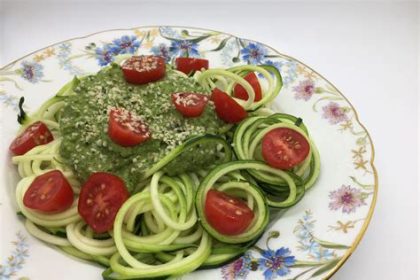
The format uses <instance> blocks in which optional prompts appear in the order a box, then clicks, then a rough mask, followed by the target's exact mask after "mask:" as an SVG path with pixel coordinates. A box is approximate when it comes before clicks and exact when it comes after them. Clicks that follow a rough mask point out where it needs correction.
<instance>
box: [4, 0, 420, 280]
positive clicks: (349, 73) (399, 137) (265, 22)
mask: <svg viewBox="0 0 420 280" xmlns="http://www.w3.org/2000/svg"><path fill="white" fill-rule="evenodd" d="M123 3H124V4H123ZM418 8H419V5H418V3H415V2H398V1H392V0H390V1H386V2H349V1H338V2H337V1H335V2H334V3H325V2H324V3H317V2H314V1H313V2H294V3H291V2H275V1H270V2H267V3H262V2H258V1H247V2H246V3H245V2H241V1H230V2H229V3H228V4H226V3H223V2H222V1H215V2H214V4H210V3H208V2H205V1H195V2H178V1H159V2H157V1H155V2H150V1H149V2H144V1H120V2H119V3H118V4H117V3H115V2H113V1H109V0H103V1H101V2H99V1H97V2H94V1H91V0H86V1H84V2H83V3H82V2H81V1H72V2H68V1H67V2H63V1H59V0H49V1H48V3H44V2H41V1H32V2H31V1H29V0H27V1H2V0H0V66H1V65H5V64H7V63H9V62H11V61H13V60H15V59H17V58H19V57H21V56H23V55H25V54H27V53H29V52H32V51H34V50H36V49H40V48H43V47H45V46H47V45H50V44H52V43H55V42H58V41H61V40H65V39H68V38H72V37H77V36H83V35H87V34H90V33H93V32H97V31H101V30H106V29H115V28H128V27H135V26H140V25H183V26H197V27H203V28H209V29H214V30H221V31H225V32H228V33H232V34H235V35H237V36H239V37H244V38H252V39H254V40H257V41H260V42H264V43H266V44H268V45H270V46H273V47H275V48H276V49H278V50H280V51H281V52H282V53H286V54H289V55H291V56H293V57H296V58H298V59H300V60H302V61H304V62H305V63H306V64H308V65H310V66H311V67H313V68H314V69H316V70H317V71H318V72H319V73H321V74H322V75H324V76H325V77H327V78H328V79H329V80H330V81H332V82H333V83H334V84H335V85H336V86H337V87H338V88H339V89H340V90H341V91H342V92H343V93H344V94H345V95H346V96H347V97H348V99H349V100H350V101H351V103H352V104H353V105H354V106H355V108H357V111H358V113H359V116H360V119H361V121H362V123H363V124H365V125H366V127H367V128H368V130H369V131H370V134H371V136H372V138H373V141H374V146H375V148H376V159H375V162H376V166H377V169H378V173H379V198H378V203H377V206H376V210H375V214H374V216H373V220H372V222H371V224H370V226H369V228H368V231H367V232H366V235H365V237H364V238H363V240H362V242H361V243H360V245H359V247H358V249H357V250H356V251H355V253H354V254H353V256H352V257H351V258H350V259H349V260H348V261H347V263H346V264H345V265H344V266H343V268H342V269H341V270H340V271H339V272H337V274H336V275H335V276H334V277H333V279H343V280H346V279H347V280H353V279H358V280H371V279H382V280H387V279H417V274H416V265H417V263H418V261H417V244H418V236H417V224H418V221H419V220H418V215H417V213H418V212H417V205H416V204H417V203H416V202H417V200H419V197H417V195H416V193H417V177H416V172H417V170H418V169H417V160H416V155H417V140H418V139H417V133H416V132H417V131H418V118H417V92H418V89H419V88H418V86H419V83H418V81H419V80H418V77H419V73H418V63H419V62H420V61H419V52H418V51H419V35H420V34H419V28H418V27H419V24H420V23H419V14H418V11H419V10H418Z"/></svg>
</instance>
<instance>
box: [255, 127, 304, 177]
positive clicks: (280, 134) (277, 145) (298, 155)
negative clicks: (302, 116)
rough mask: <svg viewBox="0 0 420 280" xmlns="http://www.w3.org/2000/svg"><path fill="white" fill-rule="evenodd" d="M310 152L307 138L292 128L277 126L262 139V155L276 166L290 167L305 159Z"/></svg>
mask: <svg viewBox="0 0 420 280" xmlns="http://www.w3.org/2000/svg"><path fill="white" fill-rule="evenodd" d="M308 154H309V143H308V141H307V140H306V138H305V137H304V136H303V135H302V134H300V133H299V132H297V131H296V130H293V129H290V128H286V127H280V128H275V129H273V130H271V131H269V132H268V133H267V134H266V135H264V138H263V140H262V156H263V158H264V160H265V161H266V162H267V163H268V165H270V166H272V167H274V168H278V169H290V168H292V167H294V166H296V165H298V164H299V163H301V162H302V161H304V160H305V159H306V157H307V156H308Z"/></svg>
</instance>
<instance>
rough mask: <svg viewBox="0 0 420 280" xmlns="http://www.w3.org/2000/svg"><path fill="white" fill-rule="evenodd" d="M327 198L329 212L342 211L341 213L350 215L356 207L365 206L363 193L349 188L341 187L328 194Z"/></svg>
mask: <svg viewBox="0 0 420 280" xmlns="http://www.w3.org/2000/svg"><path fill="white" fill-rule="evenodd" d="M329 198H330V199H331V201H330V204H329V207H330V209H331V210H338V209H340V208H341V209H342V211H343V213H347V214H349V213H351V212H354V211H355V210H356V208H357V207H360V206H362V205H366V203H365V201H364V197H363V193H362V192H361V191H360V190H358V189H356V188H352V187H351V186H346V185H342V186H341V188H339V189H337V190H335V191H332V192H330V195H329Z"/></svg>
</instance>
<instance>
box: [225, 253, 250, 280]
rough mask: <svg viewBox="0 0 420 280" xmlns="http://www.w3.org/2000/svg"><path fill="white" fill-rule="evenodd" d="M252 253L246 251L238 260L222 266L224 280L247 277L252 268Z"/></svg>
mask: <svg viewBox="0 0 420 280" xmlns="http://www.w3.org/2000/svg"><path fill="white" fill-rule="evenodd" d="M251 262H252V259H251V255H250V254H249V253H245V254H244V255H243V256H242V257H240V258H239V259H237V260H236V261H234V262H232V263H230V264H227V265H225V266H223V267H222V275H223V276H222V277H223V279H224V280H231V279H245V278H246V277H247V276H248V273H249V271H250V270H251V265H252V264H251Z"/></svg>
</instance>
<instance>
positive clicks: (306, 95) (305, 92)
mask: <svg viewBox="0 0 420 280" xmlns="http://www.w3.org/2000/svg"><path fill="white" fill-rule="evenodd" d="M293 90H294V92H295V99H303V100H305V101H308V100H309V99H310V98H311V97H312V95H313V94H314V91H315V84H314V82H313V81H312V80H310V79H307V80H304V81H301V82H300V83H299V84H298V85H297V86H295V87H294V88H293Z"/></svg>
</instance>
